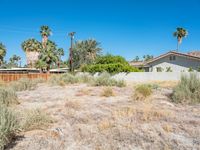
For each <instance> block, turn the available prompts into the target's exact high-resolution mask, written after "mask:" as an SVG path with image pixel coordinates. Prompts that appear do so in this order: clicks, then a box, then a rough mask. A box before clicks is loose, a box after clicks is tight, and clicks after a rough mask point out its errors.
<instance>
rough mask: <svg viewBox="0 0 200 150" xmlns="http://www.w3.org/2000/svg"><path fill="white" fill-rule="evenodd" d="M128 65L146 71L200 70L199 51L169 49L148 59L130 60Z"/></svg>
mask: <svg viewBox="0 0 200 150" xmlns="http://www.w3.org/2000/svg"><path fill="white" fill-rule="evenodd" d="M130 65H132V66H134V67H137V68H140V69H143V70H145V71H146V72H188V71H199V70H200V51H194V52H190V53H187V54H185V53H180V52H176V51H169V52H168V53H165V54H163V55H160V56H158V57H155V58H153V59H151V60H149V61H146V62H144V61H138V62H135V61H132V62H130Z"/></svg>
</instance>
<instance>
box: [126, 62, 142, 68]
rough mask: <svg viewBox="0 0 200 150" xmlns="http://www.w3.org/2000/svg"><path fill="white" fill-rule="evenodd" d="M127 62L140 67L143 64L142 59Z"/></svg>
mask: <svg viewBox="0 0 200 150" xmlns="http://www.w3.org/2000/svg"><path fill="white" fill-rule="evenodd" d="M129 64H130V65H132V66H135V67H140V66H143V65H144V61H131V62H129Z"/></svg>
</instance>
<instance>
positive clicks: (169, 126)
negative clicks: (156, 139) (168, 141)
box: [162, 124, 173, 132]
mask: <svg viewBox="0 0 200 150" xmlns="http://www.w3.org/2000/svg"><path fill="white" fill-rule="evenodd" d="M162 128H163V130H165V131H166V132H173V128H172V126H171V125H170V124H164V125H163V126H162Z"/></svg>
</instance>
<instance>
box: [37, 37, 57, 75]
mask: <svg viewBox="0 0 200 150" xmlns="http://www.w3.org/2000/svg"><path fill="white" fill-rule="evenodd" d="M39 59H40V60H41V61H43V62H45V63H46V70H47V71H48V72H49V70H50V67H51V65H53V64H55V63H56V62H58V60H59V58H58V54H57V45H56V44H55V43H54V42H52V41H50V40H48V41H47V43H46V47H45V48H43V49H42V51H41V54H40V56H39Z"/></svg>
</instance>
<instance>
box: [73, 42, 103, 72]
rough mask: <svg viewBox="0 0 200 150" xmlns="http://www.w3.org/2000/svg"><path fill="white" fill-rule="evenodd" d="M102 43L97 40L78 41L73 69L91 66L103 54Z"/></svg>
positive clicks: (75, 45) (75, 47)
mask: <svg viewBox="0 0 200 150" xmlns="http://www.w3.org/2000/svg"><path fill="white" fill-rule="evenodd" d="M101 50H102V49H101V47H100V43H98V42H97V41H96V40H92V39H89V40H85V41H78V42H76V43H75V44H74V46H73V50H72V53H73V68H79V67H80V66H81V65H84V64H90V63H93V62H94V61H95V59H96V58H97V57H98V56H100V54H101Z"/></svg>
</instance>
